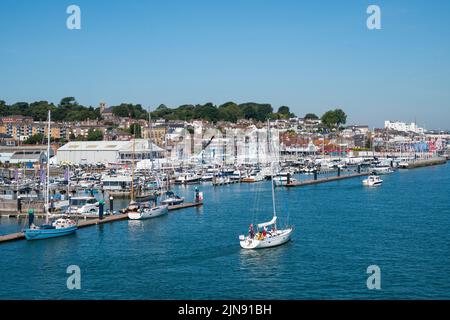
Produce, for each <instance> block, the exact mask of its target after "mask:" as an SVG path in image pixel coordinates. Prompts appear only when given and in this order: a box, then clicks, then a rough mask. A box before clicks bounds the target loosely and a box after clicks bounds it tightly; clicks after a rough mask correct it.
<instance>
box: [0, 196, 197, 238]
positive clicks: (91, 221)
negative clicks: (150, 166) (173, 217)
mask: <svg viewBox="0 0 450 320" xmlns="http://www.w3.org/2000/svg"><path fill="white" fill-rule="evenodd" d="M201 205H203V202H202V201H200V202H185V203H182V204H177V205H173V206H169V211H175V210H181V209H186V208H193V207H198V206H201ZM126 219H128V215H127V214H126V213H121V214H114V215H109V216H105V217H103V219H102V220H100V219H99V218H98V217H96V218H88V217H85V219H84V220H79V221H78V229H81V228H85V227H89V226H95V225H99V224H105V223H110V222H115V221H121V220H126ZM23 239H25V234H24V233H23V232H16V233H10V234H7V235H3V236H0V244H1V243H4V242H9V241H15V240H23Z"/></svg>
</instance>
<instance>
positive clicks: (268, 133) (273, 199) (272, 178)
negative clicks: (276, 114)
mask: <svg viewBox="0 0 450 320" xmlns="http://www.w3.org/2000/svg"><path fill="white" fill-rule="evenodd" d="M267 136H268V137H269V140H268V141H267V147H268V150H267V151H268V153H269V157H270V168H271V177H270V178H271V179H270V183H271V185H272V204H273V216H274V217H276V216H277V209H276V206H275V188H274V186H273V184H274V181H273V180H274V174H273V171H274V167H273V159H271V157H272V154H271V152H270V151H271V150H270V138H271V137H270V120H267Z"/></svg>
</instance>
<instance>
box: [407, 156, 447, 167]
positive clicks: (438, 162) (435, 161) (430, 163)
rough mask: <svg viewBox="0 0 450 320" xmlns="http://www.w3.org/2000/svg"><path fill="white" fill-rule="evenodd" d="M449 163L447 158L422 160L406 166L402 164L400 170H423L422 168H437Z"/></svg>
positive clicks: (408, 163)
mask: <svg viewBox="0 0 450 320" xmlns="http://www.w3.org/2000/svg"><path fill="white" fill-rule="evenodd" d="M446 163H447V158H445V157H439V158H431V159H420V160H414V161H411V162H407V163H405V164H403V165H402V164H400V169H416V168H422V167H430V166H437V165H442V164H446Z"/></svg>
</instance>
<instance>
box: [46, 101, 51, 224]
mask: <svg viewBox="0 0 450 320" xmlns="http://www.w3.org/2000/svg"><path fill="white" fill-rule="evenodd" d="M50 122H51V111H50V110H48V126H47V178H46V182H45V208H46V209H45V222H46V223H47V224H48V215H49V203H48V197H49V195H50V194H49V192H48V191H49V189H48V186H49V184H50V137H51V128H50Z"/></svg>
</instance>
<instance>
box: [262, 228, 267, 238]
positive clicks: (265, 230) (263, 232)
mask: <svg viewBox="0 0 450 320" xmlns="http://www.w3.org/2000/svg"><path fill="white" fill-rule="evenodd" d="M266 236H267V228H266V227H264V229H263V231H262V237H263V239H264V238H265V237H266Z"/></svg>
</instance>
